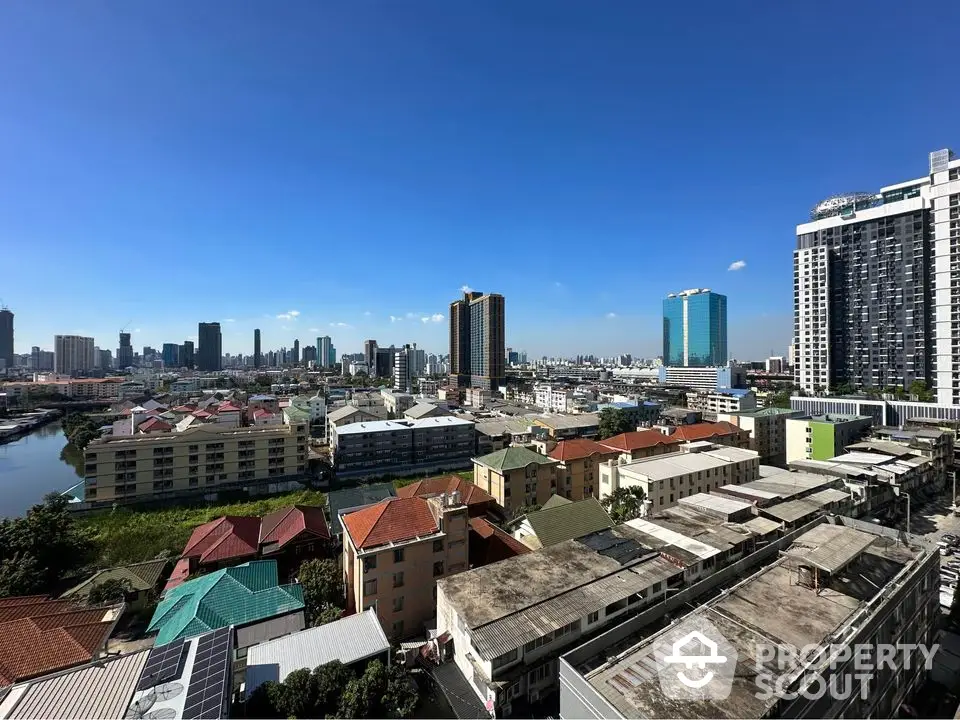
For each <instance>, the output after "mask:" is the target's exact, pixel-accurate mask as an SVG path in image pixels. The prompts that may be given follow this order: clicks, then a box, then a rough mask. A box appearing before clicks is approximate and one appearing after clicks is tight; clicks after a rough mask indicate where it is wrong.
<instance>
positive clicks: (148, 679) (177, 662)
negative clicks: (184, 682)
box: [137, 639, 188, 692]
mask: <svg viewBox="0 0 960 720" xmlns="http://www.w3.org/2000/svg"><path fill="white" fill-rule="evenodd" d="M187 649H188V648H187V646H186V645H184V641H183V639H180V640H175V641H173V642H172V643H168V644H166V645H161V646H160V647H155V648H153V650H151V651H150V656H149V657H148V658H147V664H146V665H144V666H143V672H142V673H140V682H139V683H137V691H138V692H140V691H143V690H149V689H150V688H152V687H153V686H154V685H159V684H161V683H165V682H170V681H171V680H176V679H177V678H179V677H180V675H182V674H183V664H184V663H185V662H186V660H187Z"/></svg>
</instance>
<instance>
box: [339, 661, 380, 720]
mask: <svg viewBox="0 0 960 720" xmlns="http://www.w3.org/2000/svg"><path fill="white" fill-rule="evenodd" d="M386 690H387V669H386V667H384V665H383V663H382V662H380V661H379V660H374V661H373V662H371V663H370V664H369V665H367V669H366V670H364V672H363V675H361V676H360V677H358V678H354V679H353V680H351V681H350V682H348V683H347V685H346V687H345V688H344V689H343V694H342V695H341V696H340V707H339V709H338V710H337V717H340V718H369V717H381V713H380V712H378V711H379V709H380V700H381V699H382V698H383V695H384V693H385V692H386Z"/></svg>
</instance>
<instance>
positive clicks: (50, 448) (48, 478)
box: [0, 422, 83, 517]
mask: <svg viewBox="0 0 960 720" xmlns="http://www.w3.org/2000/svg"><path fill="white" fill-rule="evenodd" d="M82 463H83V456H82V454H81V453H80V452H79V451H78V450H77V449H76V448H74V447H73V446H71V445H69V444H68V443H67V439H66V437H65V436H64V434H63V429H62V428H61V427H60V423H59V422H53V423H50V424H49V425H44V426H43V427H40V428H38V429H36V430H34V431H33V432H32V433H30V434H29V435H25V436H24V437H22V438H20V439H19V440H14V441H13V442H11V443H6V444H5V445H0V517H15V516H18V515H23V514H24V513H26V511H27V510H28V509H29V508H30V506H31V505H35V504H36V503H38V502H40V501H41V500H43V496H44V495H46V494H47V493H50V492H64V491H66V490H72V492H71V494H74V493H78V494H82V491H83V484H82V483H83V471H82V468H83V464H82Z"/></svg>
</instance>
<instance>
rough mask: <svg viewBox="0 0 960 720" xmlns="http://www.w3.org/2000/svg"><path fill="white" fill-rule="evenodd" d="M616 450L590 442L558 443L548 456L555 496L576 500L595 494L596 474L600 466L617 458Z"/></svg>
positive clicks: (582, 439)
mask: <svg viewBox="0 0 960 720" xmlns="http://www.w3.org/2000/svg"><path fill="white" fill-rule="evenodd" d="M618 455H619V453H618V451H617V450H614V449H612V448H609V447H606V446H604V445H601V444H600V443H598V442H595V441H593V440H587V439H585V438H576V439H573V440H561V441H560V442H559V443H557V446H556V447H555V448H553V449H552V450H551V451H550V452H549V453H548V456H549V457H550V458H552V459H554V460H556V461H557V462H558V463H559V464H558V465H557V489H556V494H557V495H561V496H563V497H565V498H567V499H568V500H573V499H576V500H580V499H581V498H584V497H588V496H591V495H595V494H596V490H597V479H598V478H597V473H598V468H599V467H600V464H601V463H604V462H606V461H607V460H612V459H614V458H616V457H618Z"/></svg>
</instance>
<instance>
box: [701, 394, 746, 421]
mask: <svg viewBox="0 0 960 720" xmlns="http://www.w3.org/2000/svg"><path fill="white" fill-rule="evenodd" d="M687 407H688V408H690V409H691V410H699V411H700V412H702V413H703V415H704V417H706V418H708V419H710V420H715V419H716V418H717V414H718V413H731V412H739V411H741V410H753V409H755V408H756V407H757V396H756V395H754V394H753V392H752V391H751V390H737V389H733V388H731V389H726V390H714V391H711V392H704V391H702V390H700V391H696V390H695V391H693V392H688V393H687Z"/></svg>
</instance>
